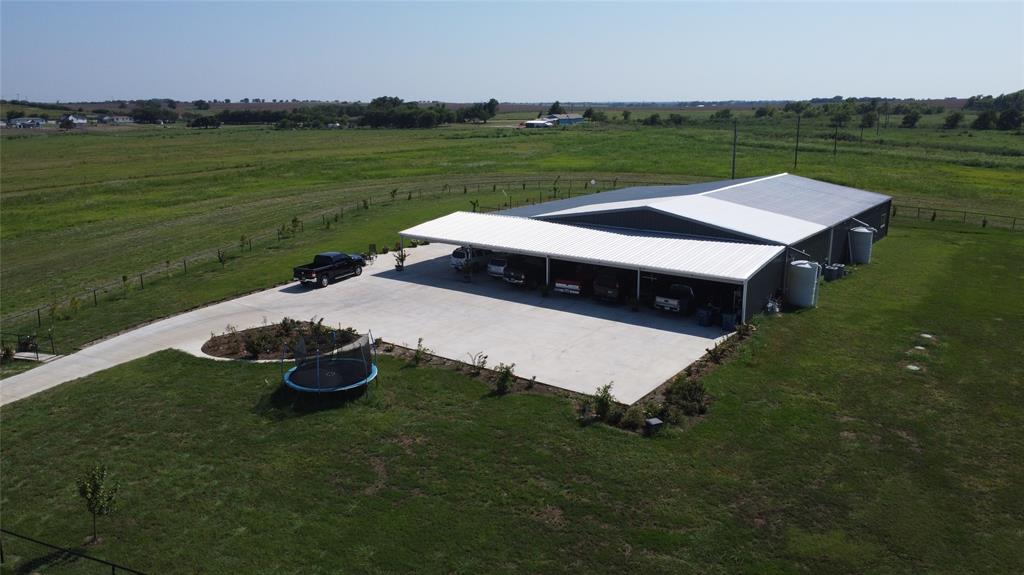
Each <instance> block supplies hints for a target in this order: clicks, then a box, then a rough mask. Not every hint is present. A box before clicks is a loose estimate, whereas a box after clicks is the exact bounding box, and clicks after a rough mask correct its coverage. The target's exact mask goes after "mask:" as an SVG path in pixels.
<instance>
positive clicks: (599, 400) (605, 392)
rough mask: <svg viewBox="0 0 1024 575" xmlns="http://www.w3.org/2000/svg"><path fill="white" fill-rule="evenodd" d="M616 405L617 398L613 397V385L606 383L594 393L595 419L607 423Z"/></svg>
mask: <svg viewBox="0 0 1024 575" xmlns="http://www.w3.org/2000/svg"><path fill="white" fill-rule="evenodd" d="M614 405H615V396H613V395H612V384H611V383H606V384H605V385H602V386H601V387H599V388H597V392H595V393H594V417H596V418H597V419H600V420H602V421H605V420H607V419H608V415H609V414H610V413H611V411H612V407H613V406H614Z"/></svg>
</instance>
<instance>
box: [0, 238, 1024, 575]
mask: <svg viewBox="0 0 1024 575" xmlns="http://www.w3.org/2000/svg"><path fill="white" fill-rule="evenodd" d="M1021 261H1024V236H1021V235H1020V234H1012V233H1010V232H1004V231H998V230H991V229H989V230H981V229H967V228H964V227H962V226H956V225H952V224H944V223H936V224H925V223H922V224H911V223H907V222H897V225H895V226H893V228H892V229H891V232H890V235H889V237H888V238H886V239H885V240H884V241H882V242H880V243H879V244H876V249H875V261H874V262H873V263H872V264H871V265H869V266H863V267H861V268H859V269H857V270H856V272H855V273H854V274H853V275H852V276H851V277H849V278H847V279H844V280H842V281H839V282H835V283H831V284H826V285H825V286H824V288H823V290H822V296H821V305H820V307H819V308H818V309H815V310H810V311H805V312H801V313H794V314H787V315H784V316H781V317H772V318H763V319H762V320H761V321H760V322H759V329H758V331H757V333H756V335H755V336H754V338H753V339H752V340H751V342H750V343H749V345H747V346H746V347H745V348H744V350H743V351H742V353H741V354H740V355H739V356H738V357H737V358H735V359H734V361H732V362H731V363H730V364H728V365H726V366H724V367H722V368H720V369H718V370H716V371H714V372H713V373H712V374H711V375H709V376H708V377H707V378H706V379H705V384H706V386H707V388H708V390H709V392H710V393H711V394H712V396H713V402H712V405H711V408H710V411H709V414H708V415H707V416H706V418H705V419H704V420H703V421H701V422H699V423H698V424H696V425H695V426H693V427H692V428H690V429H686V430H683V429H673V430H669V432H667V433H665V434H664V435H662V436H660V437H657V438H655V439H644V438H641V437H639V436H637V435H634V434H630V433H626V432H622V431H619V430H616V429H612V428H608V427H604V426H602V425H594V426H591V427H586V428H581V427H579V426H578V425H577V424H576V423H575V421H574V418H573V414H572V407H571V405H570V404H569V403H568V402H567V401H566V400H565V399H561V398H557V397H551V396H542V395H531V394H515V395H511V396H506V397H492V396H490V395H489V394H488V390H487V389H486V387H485V386H484V385H483V384H481V383H478V382H475V381H472V380H470V379H468V378H466V377H464V376H461V375H459V374H456V373H453V372H450V371H446V370H442V369H439V368H429V367H421V368H404V367H403V366H402V365H401V364H400V363H398V362H397V361H396V360H392V359H384V361H383V362H382V365H381V374H382V380H381V381H380V382H379V383H378V384H375V385H374V388H373V391H372V393H371V395H370V396H369V398H366V399H362V400H359V401H356V402H355V403H352V404H350V405H347V406H344V407H341V408H336V409H327V410H322V411H314V412H304V411H296V410H294V409H289V408H288V405H287V403H286V402H282V401H281V396H280V392H279V391H278V390H279V388H280V385H279V383H278V381H279V376H280V374H279V370H278V367H277V366H275V365H250V364H242V363H223V362H214V361H207V360H202V359H197V358H193V357H190V356H187V355H184V354H181V353H178V352H173V351H165V352H160V353H157V354H155V355H152V356H150V357H147V358H144V359H141V360H138V361H135V362H132V363H130V364H126V365H124V366H121V367H118V368H114V369H111V370H108V371H105V372H102V373H99V374H96V375H94V376H91V377H89V378H86V379H84V380H80V381H77V382H73V383H70V384H66V385H63V386H60V387H58V388H55V389H52V390H50V391H47V392H45V393H42V394H39V395H38V396H35V397H32V398H29V399H26V400H24V401H21V402H18V403H16V404H14V405H10V406H5V407H4V408H2V410H0V417H2V421H3V450H2V453H0V464H2V469H3V482H2V485H0V489H2V493H0V503H2V506H3V510H4V517H3V520H4V526H5V527H7V528H9V529H13V530H15V531H18V532H24V533H26V534H28V535H34V536H37V537H40V538H42V539H44V540H47V541H52V542H55V543H58V544H63V545H68V546H77V545H79V544H80V543H81V542H82V541H83V540H84V538H85V537H86V536H87V534H88V532H89V518H88V516H87V514H86V512H85V511H84V507H83V505H82V503H81V502H80V501H79V500H78V499H77V498H76V494H75V492H74V478H75V476H76V475H77V474H79V473H82V472H83V471H84V470H86V469H87V468H88V467H89V466H91V465H92V464H93V463H95V462H103V463H105V464H107V465H108V466H109V468H110V471H111V474H112V475H113V476H114V477H115V478H116V479H117V480H119V481H120V482H121V490H122V496H121V509H120V511H118V512H117V513H116V514H115V515H113V516H110V517H109V518H106V519H101V520H100V533H101V536H102V537H104V543H102V544H101V545H99V546H97V547H95V548H90V549H89V550H88V552H90V553H93V554H95V555H97V556H102V557H104V558H107V559H110V560H113V561H117V562H120V563H123V564H126V565H128V566H132V567H134V568H137V569H141V570H145V571H148V572H155V573H194V572H204V573H241V572H266V573H270V572H273V573H279V572H283V573H402V572H413V571H415V572H422V573H478V572H487V573H522V572H528V573H529V572H533V573H580V572H633V573H744V572H745V573H789V572H808V573H866V572H870V573H925V572H927V573H1019V572H1021V571H1022V570H1024V556H1022V555H1021V554H1020V546H1021V543H1022V533H1024V519H1022V517H1024V481H1022V478H1024V463H1022V462H1024V432H1022V429H1024V413H1022V412H1021V410H1020V406H1021V405H1022V402H1024V367H1022V364H1021V363H1020V360H1019V355H1020V349H1019V345H1017V343H1019V342H1020V341H1022V340H1024V305H1022V304H1021V302H1020V285H1021V282H1022V280H1024V269H1022V268H1021V264H1020V262H1021ZM922 332H927V333H931V334H934V335H935V340H933V341H931V342H928V341H925V340H923V339H922V338H920V337H919V334H920V333H922ZM1015 342H1017V343H1015ZM917 344H921V345H923V346H925V347H926V351H925V352H923V353H916V352H911V350H912V349H913V346H914V345H917ZM910 362H913V363H916V364H918V365H921V366H923V368H924V370H923V371H922V372H920V373H911V372H910V371H908V370H907V369H906V368H905V365H906V364H907V363H910ZM613 391H614V390H613ZM4 543H5V552H6V554H7V557H8V558H9V560H8V563H7V564H5V566H4V569H5V572H16V571H17V570H18V569H19V568H20V567H19V566H23V565H25V564H26V563H27V562H29V561H31V560H32V559H33V558H35V556H34V555H33V551H32V550H30V549H27V548H26V547H25V546H24V545H20V546H19V544H18V543H17V542H16V541H14V540H12V539H10V538H5V541H4ZM36 567H37V568H38V567H39V566H38V564H37V565H36ZM72 567H73V566H65V568H66V569H70V568H72ZM40 570H41V571H44V570H43V569H40ZM44 572H45V571H44Z"/></svg>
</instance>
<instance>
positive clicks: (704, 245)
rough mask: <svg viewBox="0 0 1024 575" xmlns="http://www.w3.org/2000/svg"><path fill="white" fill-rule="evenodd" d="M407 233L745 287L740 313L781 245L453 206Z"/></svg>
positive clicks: (760, 287) (766, 292) (775, 277)
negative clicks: (648, 232)
mask: <svg viewBox="0 0 1024 575" xmlns="http://www.w3.org/2000/svg"><path fill="white" fill-rule="evenodd" d="M399 235H400V236H401V238H402V241H403V242H404V240H405V239H406V238H409V239H416V240H428V241H431V242H437V243H444V244H452V245H456V246H470V247H475V248H482V249H488V250H493V251H496V252H504V253H509V254H518V255H522V256H533V257H538V258H543V260H544V262H545V281H546V283H547V284H548V285H551V280H552V277H551V262H552V260H557V261H561V262H575V263H579V264H589V265H593V266H599V267H605V268H614V269H617V270H626V271H628V272H629V273H630V274H632V277H634V278H635V281H636V284H635V289H636V291H635V292H634V293H636V294H639V293H640V292H641V282H642V280H643V277H644V275H645V274H658V275H662V276H669V277H676V278H691V279H694V280H700V281H704V282H711V283H714V284H721V285H723V286H730V289H739V288H741V289H742V297H741V300H742V302H741V304H740V309H738V310H735V311H739V312H740V317H741V318H743V321H747V320H749V319H750V318H751V317H752V316H753V315H754V314H755V313H757V312H758V311H760V310H761V308H762V307H763V305H764V303H765V302H766V301H767V298H768V297H769V296H771V295H772V294H773V293H774V292H775V291H776V290H778V289H779V288H780V287H781V286H782V265H783V264H782V262H783V251H784V249H785V248H784V247H783V246H781V245H762V244H750V243H739V242H724V241H711V240H703V239H688V238H678V237H652V236H648V235H636V234H630V233H617V232H610V231H606V230H598V229H592V228H585V227H579V226H572V225H565V224H558V223H553V222H548V221H542V220H536V219H531V218H523V217H515V216H503V215H495V214H480V213H469V212H455V213H452V214H449V215H447V216H443V217H440V218H437V219H434V220H431V221H428V222H424V223H422V224H419V225H417V226H414V227H412V228H409V229H407V230H404V231H402V232H400V233H399Z"/></svg>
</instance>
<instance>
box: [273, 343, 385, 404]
mask: <svg viewBox="0 0 1024 575" xmlns="http://www.w3.org/2000/svg"><path fill="white" fill-rule="evenodd" d="M292 354H293V355H294V357H295V367H292V368H291V369H289V370H288V371H286V372H284V375H283V379H284V383H285V385H287V386H288V387H290V388H292V389H294V390H295V391H301V392H307V393H335V392H341V391H351V390H356V389H358V388H361V387H365V386H367V385H368V384H369V383H370V382H371V381H373V380H374V379H376V377H377V357H376V350H375V349H374V347H373V338H372V337H371V335H370V334H365V335H361V336H359V339H357V340H356V341H354V342H352V343H350V344H348V345H345V346H342V347H338V348H335V347H334V346H333V345H332V346H330V351H328V352H326V353H320V352H319V350H316V352H315V353H313V354H308V353H307V350H306V344H305V342H304V341H303V340H302V338H299V339H298V340H297V341H296V342H295V344H294V345H293V346H292ZM283 365H284V360H283V359H282V366H283Z"/></svg>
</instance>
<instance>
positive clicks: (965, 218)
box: [963, 210, 967, 224]
mask: <svg viewBox="0 0 1024 575" xmlns="http://www.w3.org/2000/svg"><path fill="white" fill-rule="evenodd" d="M963 223H965V224H966V223H967V210H964V221H963Z"/></svg>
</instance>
